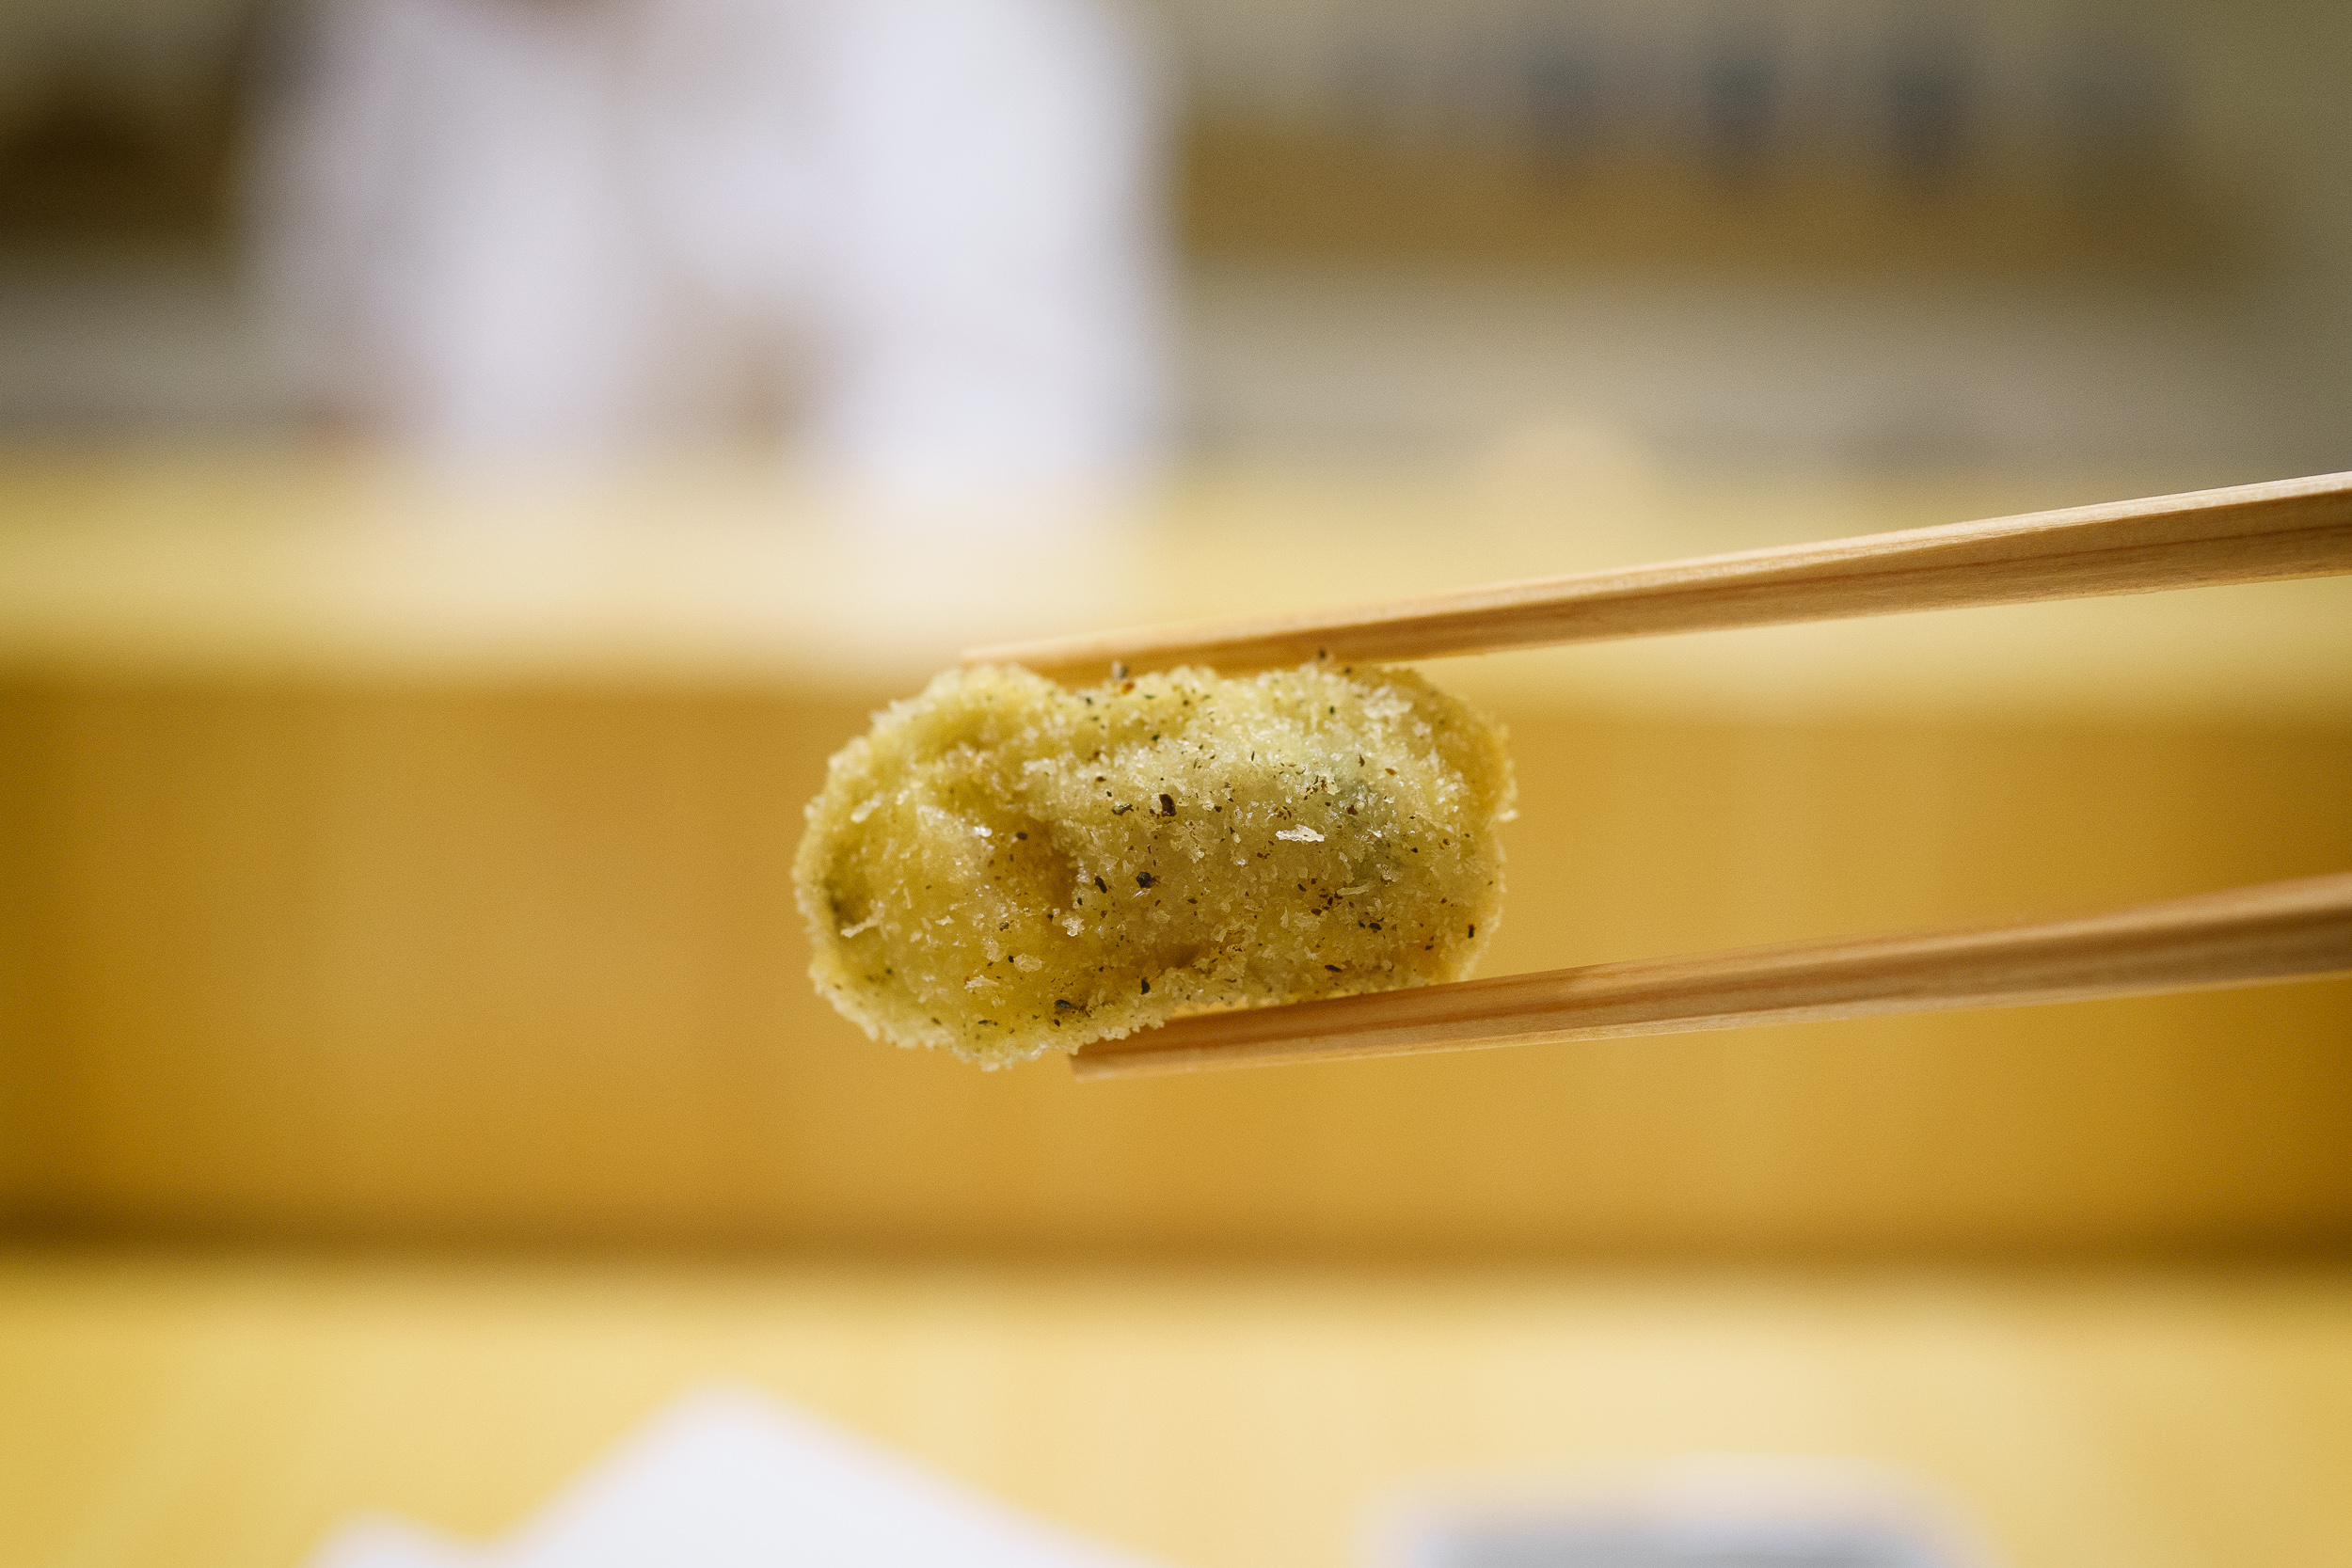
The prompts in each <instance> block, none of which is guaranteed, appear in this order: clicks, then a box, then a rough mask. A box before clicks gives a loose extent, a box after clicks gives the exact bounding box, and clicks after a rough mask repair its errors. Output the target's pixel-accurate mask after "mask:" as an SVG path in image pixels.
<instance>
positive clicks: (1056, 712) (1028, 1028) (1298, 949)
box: [794, 665, 1512, 1067]
mask: <svg viewBox="0 0 2352 1568" xmlns="http://www.w3.org/2000/svg"><path fill="white" fill-rule="evenodd" d="M1511 795H1512V784H1511V775H1510V764H1509V760H1508V758H1507V757H1506V755H1505V754H1504V752H1503V748H1502V735H1501V732H1500V730H1499V729H1497V728H1496V727H1495V726H1494V725H1493V724H1491V723H1490V722H1488V721H1485V720H1483V719H1482V718H1480V717H1479V716H1478V715H1477V714H1475V713H1473V712H1472V711H1471V710H1470V708H1468V707H1467V706H1465V705H1463V704H1461V703H1460V702H1458V701H1456V700H1455V699H1454V698H1452V697H1450V696H1447V695H1446V694H1445V693H1443V692H1440V691H1438V690H1437V689H1435V688H1433V687H1431V686H1429V685H1428V684H1427V683H1426V682H1425V681H1423V680H1422V678H1421V677H1420V676H1419V675H1417V674H1414V673H1411V672H1409V671H1401V670H1367V671H1361V672H1348V671H1340V670H1332V669H1329V668H1327V667H1318V666H1314V665H1310V666H1307V667H1305V668H1302V669H1298V670H1289V671H1276V672H1270V673H1265V674H1263V675H1253V676H1248V677H1244V678H1240V679H1234V680H1223V679H1219V678H1218V677H1217V676H1216V675H1215V674H1214V673H1210V672H1207V671H1202V670H1176V671H1169V672H1166V673H1156V674H1151V675H1141V676H1137V677H1136V678H1135V679H1133V680H1129V681H1120V682H1112V683H1106V684H1104V685H1102V686H1097V687H1092V688H1088V689H1082V690H1071V689H1064V688H1062V687H1058V686H1056V685H1054V684H1052V683H1051V682H1048V681H1045V680H1041V679H1040V678H1039V677H1037V676H1035V675H1032V674H1030V673H1027V672H1026V671H1024V670H1018V669H980V670H968V671H956V672H950V673H946V674H944V675H941V676H940V677H938V678H937V679H936V680H934V681H933V682H932V683H931V684H930V688H929V689H926V690H925V691H924V692H923V694H922V695H921V696H919V697H916V698H914V699H913V700H912V701H909V702H902V703H898V704H894V705H892V706H891V707H890V708H888V709H886V710H885V711H884V712H882V714H880V715H878V716H877V717H876V720H875V724H874V728H873V730H872V732H871V733H870V734H868V735H866V736H863V737H861V738H859V739H857V740H854V741H852V742H850V745H849V746H847V747H846V748H844V749H843V750H842V751H841V752H840V753H839V754H838V755H836V756H835V757H834V759H833V762H832V764H831V767H830V769H829V771H828V775H827V778H826V783H825V788H824V791H823V793H822V794H820V795H819V796H818V798H817V799H816V800H813V801H811V802H810V804H809V807H808V832H807V833H806V835H805V836H804V837H803V840H802V843H801V847H800V852H799V855H798V857H797V860H796V863H795V867H794V875H795V880H796V882H797V884H798V890H799V895H800V904H801V910H802V912H803V914H804V915H805V916H806V917H807V919H808V923H809V933H810V938H811V942H812V943H813V945H814V948H815V953H816V957H815V959H814V961H813V962H812V964H811V965H810V975H811V978H813V979H814V980H815V981H816V983H817V987H818V990H819V991H821V992H823V993H824V994H825V996H826V997H827V998H828V999H830V1000H831V1001H832V1002H833V1004H834V1006H835V1007H837V1008H839V1009H840V1010H841V1012H842V1013H843V1014H844V1015H845V1016H847V1017H849V1018H850V1019H851V1020H852V1021H854V1022H857V1023H859V1024H860V1025H862V1026H863V1027H864V1028H865V1029H866V1032H867V1033H868V1034H870V1035H878V1036H880V1037H884V1038H887V1039H890V1040H892V1041H894V1042H896V1043H898V1044H900V1045H930V1046H943V1047H945V1048H946V1049H947V1050H949V1051H952V1052H954V1053H956V1054H957V1055H959V1056H961V1057H964V1058H966V1059H968V1060H972V1061H977V1062H979V1063H982V1064H983V1065H985V1066H990V1067H999V1066H1004V1065H1006V1064H1008V1063H1010V1062H1015V1061H1021V1060H1025V1059H1026V1058H1029V1057H1032V1056H1036V1055H1040V1054H1042V1053H1046V1052H1050V1051H1055V1050H1062V1051H1074V1050H1076V1049H1077V1048H1078V1047H1079V1046H1080V1045H1083V1044H1085V1043H1086V1042H1087V1041H1089V1040H1093V1039H1099V1038H1103V1037H1117V1036H1120V1035H1124V1034H1126V1033H1127V1032H1128V1031H1129V1030H1131V1029H1137V1028H1143V1027H1148V1026H1150V1025H1152V1024H1156V1023H1159V1022H1165V1021H1166V1020H1167V1019H1168V1018H1169V1017H1171V1016H1174V1015H1175V1014H1176V1013H1178V1012H1180V1011H1191V1010H1197V1009H1198V1008H1200V1007H1202V1006H1231V1005H1243V1004H1256V1003H1266V1002H1282V1001H1292V1000H1295V999H1298V998H1302V997H1307V996H1330V995H1339V994H1344V993H1347V992H1351V991H1361V990H1384V989H1388V988H1391V987H1395V986H1406V985H1419V984H1422V983H1425V982H1428V981H1432V980H1450V979H1458V978H1460V977H1461V976H1462V975H1464V974H1467V973H1468V972H1469V970H1470V965H1471V964H1472V962H1473V961H1474V960H1475V959H1476V958H1477V955H1478V953H1479V951H1480V950H1481V949H1482V948H1483V947H1484V946H1485V945H1486V940H1487V938H1488V937H1489V936H1490V935H1491V934H1492V933H1493V930H1494V927H1495V922H1496V918H1497V907H1498V904H1499V901H1500V898H1501V895H1502V854H1501V850H1500V848H1499V847H1498V845H1497V844H1496V840H1495V829H1496V826H1497V824H1499V823H1500V822H1501V821H1502V820H1503V819H1504V818H1505V817H1506V816H1508V815H1509V810H1510V802H1511Z"/></svg>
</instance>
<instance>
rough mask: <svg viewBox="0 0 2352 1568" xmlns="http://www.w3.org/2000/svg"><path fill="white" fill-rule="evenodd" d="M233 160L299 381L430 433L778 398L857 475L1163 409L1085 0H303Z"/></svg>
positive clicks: (1084, 445) (544, 449) (1120, 101)
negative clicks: (256, 124)
mask: <svg viewBox="0 0 2352 1568" xmlns="http://www.w3.org/2000/svg"><path fill="white" fill-rule="evenodd" d="M305 21H306V25H305V26H303V28H302V29H301V30H300V32H299V33H298V35H297V36H296V37H295V39H294V49H293V51H292V54H291V55H290V62H291V69H290V70H289V71H287V72H286V73H285V82H284V85H283V87H282V89H281V90H280V92H279V93H278V97H277V99H276V103H275V109H274V112H273V113H272V114H271V116H270V118H269V121H268V124H267V126H266V128H265V130H264V134H263V140H262V150H261V156H260V161H259V166H258V169H257V174H258V178H257V181H256V192H255V194H256V198H257V214H258V217H259V250H260V254H261V263H262V279H263V283H264V287H265V289H266V292H267V293H268V296H269V298H270V300H271V302H272V303H273V306H274V308H275V309H276V311H277V313H278V317H279V319H280V322H281V324H282V325H283V328H284V330H285V335H286V338H287V341H288V346H289V348H290V349H291V351H292V352H293V354H294V360H295V366H296V371H297V373H298V374H299V375H300V376H301V378H302V385H303V390H304V392H305V393H306V394H307V395H308V396H309V397H310V399H311V400H312V401H313V402H314V403H315V404H317V405H318V406H320V407H321V408H323V409H326V410H328V411H330V412H332V413H333V414H334V415H336V416H338V417H339V418H341V419H342V420H347V421H349V422H351V423H353V424H355V425H356V426H357V427H358V428H359V429H360V430H362V431H364V432H366V433H369V434H371V435H375V436H382V437H385V438H388V439H389V440H391V441H394V442H397V443H400V444H404V445H406V446H409V447H412V448H416V449H421V450H423V451H429V452H434V453H437V454H444V455H460V456H465V455H481V456H493V457H513V456H527V457H543V456H578V455H583V454H610V453H613V452H618V451H630V450H634V449H640V448H644V447H646V446H650V445H655V444H660V443H663V442H669V441H676V440H692V439H697V438H705V437H707V436H711V435H712V434H714V433H721V432H724V431H726V430H727V429H729V428H730V426H731V425H739V423H740V420H741V410H742V409H743V407H744V406H745V405H746V404H747V402H749V403H755V404H767V405H769V406H771V407H773V406H775V405H776V404H777V403H778V400H779V399H782V400H783V401H784V403H786V404H788V406H789V407H790V409H791V411H792V414H793V422H794V423H795V424H796V425H797V426H798V430H799V439H800V442H801V445H802V446H803V450H804V451H807V452H808V453H809V455H810V456H811V457H812V458H813V459H814V460H815V462H816V463H817V464H818V466H819V467H821V468H823V469H826V470H829V471H831V472H834V473H835V474H837V475H841V476H844V477H847V478H849V479H850V480H852V481H857V482H862V483H874V484H876V485H879V486H881V487H883V488H885V489H889V488H896V489H902V490H908V491H914V492H923V491H937V492H943V493H944V492H951V491H958V490H968V489H972V488H974V487H1006V486H1034V485H1041V484H1042V485H1053V484H1062V483H1073V482H1074V483H1089V482H1099V481H1103V480H1116V479H1118V478H1120V477H1122V476H1125V475H1127V474H1130V473H1132V472H1134V471H1136V470H1137V469H1138V468H1139V467H1143V466H1145V465H1148V463H1149V462H1150V461H1151V459H1152V456H1153V454H1154V451H1155V448H1156V445H1157V441H1158V438H1159V436H1160V421H1161V412H1162V409H1161V399H1162V386H1161V383H1162V375H1163V372H1162V365H1161V357H1162V356H1161V341H1160V335H1161V322H1160V296H1161V281H1162V279H1161V260H1160V244H1159V241H1160V233H1159V220H1158V215H1157V195H1158V192H1157V189H1156V183H1155V182H1156V166H1157V157H1156V149H1157V139H1158V138H1157V126H1156V117H1155V114H1154V112H1153V105H1152V93H1151V90H1150V88H1151V85H1152V84H1151V82H1150V80H1149V72H1148V71H1147V70H1146V63H1145V60H1144V57H1143V54H1142V51H1141V50H1140V48H1139V47H1138V45H1137V42H1136V39H1135V38H1134V37H1133V36H1132V35H1131V33H1130V31H1129V29H1128V28H1127V26H1126V25H1125V24H1124V21H1123V18H1122V17H1121V16H1120V14H1118V13H1115V12H1113V11H1110V10H1108V9H1106V8H1104V6H1103V5H1100V4H1095V3H1090V0H318V3H317V4H316V5H315V6H314V7H313V8H312V10H311V11H310V14H309V15H308V17H307V18H306V19H305Z"/></svg>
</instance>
